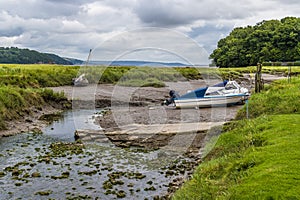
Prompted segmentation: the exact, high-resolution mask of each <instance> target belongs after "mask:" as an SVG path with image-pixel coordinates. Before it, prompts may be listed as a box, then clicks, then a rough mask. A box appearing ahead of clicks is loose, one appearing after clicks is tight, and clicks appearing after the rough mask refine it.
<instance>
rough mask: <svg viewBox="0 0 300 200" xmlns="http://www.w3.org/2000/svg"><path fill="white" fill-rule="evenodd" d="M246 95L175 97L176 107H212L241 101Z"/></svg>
mask: <svg viewBox="0 0 300 200" xmlns="http://www.w3.org/2000/svg"><path fill="white" fill-rule="evenodd" d="M246 98H247V97H246V96H245V95H233V96H218V97H203V98H193V99H175V101H174V102H175V106H176V108H195V107H200V108H202V107H214V106H227V105H234V104H238V103H241V102H243V101H244V100H245V99H246Z"/></svg>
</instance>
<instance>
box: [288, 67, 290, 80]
mask: <svg viewBox="0 0 300 200" xmlns="http://www.w3.org/2000/svg"><path fill="white" fill-rule="evenodd" d="M288 83H291V66H289V69H288Z"/></svg>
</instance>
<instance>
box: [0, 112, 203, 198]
mask: <svg viewBox="0 0 300 200" xmlns="http://www.w3.org/2000/svg"><path fill="white" fill-rule="evenodd" d="M97 113H99V111H97V110H73V111H68V112H65V113H63V118H61V119H60V120H58V121H56V122H54V123H53V124H51V125H49V126H48V127H47V128H45V129H43V133H23V134H18V135H15V136H11V137H4V138H0V152H1V153H0V199H76V198H78V199H119V198H122V199H153V198H156V199H158V198H163V199H168V198H169V195H170V194H171V193H172V192H173V191H175V190H176V189H177V188H178V187H179V185H180V184H181V182H182V180H183V178H187V177H188V176H189V174H190V173H191V171H192V169H193V168H194V166H195V165H196V164H197V163H198V162H199V159H196V158H195V157H190V156H188V155H183V154H178V152H175V151H172V150H166V149H163V150H160V149H156V150H151V151H148V150H145V149H141V148H119V147H116V146H115V145H114V144H113V143H110V142H105V143H99V142H93V141H89V142H86V141H85V142H80V141H75V140H74V134H73V130H75V129H76V128H81V129H82V128H86V127H89V128H94V129H95V130H97V129H99V127H98V126H97V125H95V124H94V122H93V120H92V119H94V116H95V115H98V114H97ZM77 122H78V123H77Z"/></svg>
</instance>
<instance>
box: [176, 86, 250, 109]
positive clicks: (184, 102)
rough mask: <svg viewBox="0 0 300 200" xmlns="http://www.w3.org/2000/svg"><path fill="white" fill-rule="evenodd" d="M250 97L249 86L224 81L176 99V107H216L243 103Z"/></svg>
mask: <svg viewBox="0 0 300 200" xmlns="http://www.w3.org/2000/svg"><path fill="white" fill-rule="evenodd" d="M248 97H249V91H248V89H247V88H244V87H241V86H240V85H239V84H238V83H237V82H236V81H224V82H222V83H219V84H216V85H214V86H211V87H204V88H199V89H196V90H194V91H192V92H188V93H186V94H184V95H182V96H180V97H178V98H175V99H174V104H175V106H176V108H195V107H215V106H227V105H235V104H238V103H243V102H244V101H245V100H246V99H247V98H248Z"/></svg>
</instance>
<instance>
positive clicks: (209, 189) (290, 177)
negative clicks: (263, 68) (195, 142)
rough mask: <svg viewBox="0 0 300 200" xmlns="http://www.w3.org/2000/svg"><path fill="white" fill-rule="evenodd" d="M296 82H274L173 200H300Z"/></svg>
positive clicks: (253, 99)
mask: <svg viewBox="0 0 300 200" xmlns="http://www.w3.org/2000/svg"><path fill="white" fill-rule="evenodd" d="M299 95H300V78H294V79H292V83H291V84H289V83H287V81H286V80H282V81H278V82H275V83H273V84H272V85H271V86H270V87H268V88H267V89H266V90H265V91H264V92H263V93H261V94H255V95H253V96H252V97H251V98H250V100H249V107H250V117H251V118H252V119H249V120H248V119H245V116H246V115H245V108H244V109H242V110H241V111H240V112H239V114H238V116H237V118H239V119H240V120H236V121H233V122H230V123H228V124H227V125H225V126H224V130H223V132H224V133H223V134H222V135H221V136H220V137H219V139H218V141H217V143H216V145H215V146H214V148H213V149H212V151H211V152H210V153H209V154H208V155H207V156H206V157H205V158H204V160H203V163H202V164H200V165H199V166H198V167H197V169H196V170H195V172H194V174H193V177H192V179H191V180H189V181H187V182H186V183H185V184H184V186H183V187H182V188H181V189H180V190H178V191H177V192H176V193H175V195H174V197H173V199H175V200H177V199H178V200H179V199H193V200H196V199H197V200H198V199H300V193H299V191H300V165H299V158H300V149H299V147H300V96H299Z"/></svg>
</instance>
